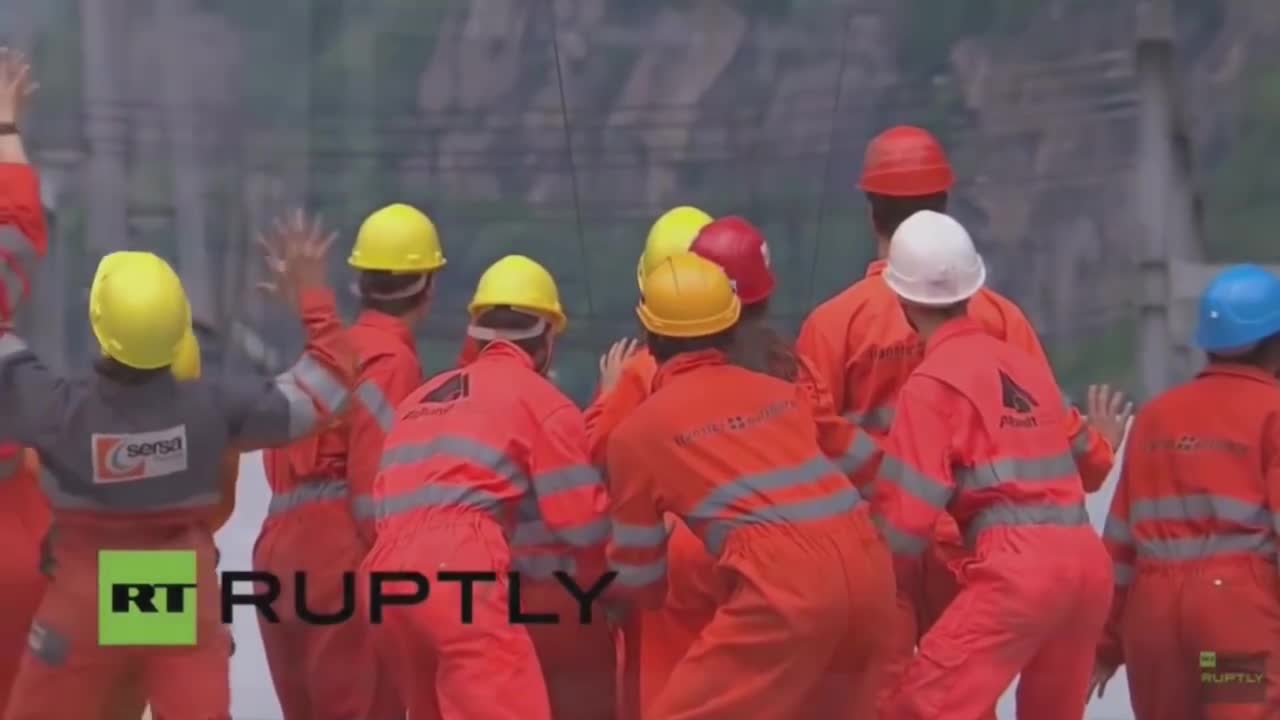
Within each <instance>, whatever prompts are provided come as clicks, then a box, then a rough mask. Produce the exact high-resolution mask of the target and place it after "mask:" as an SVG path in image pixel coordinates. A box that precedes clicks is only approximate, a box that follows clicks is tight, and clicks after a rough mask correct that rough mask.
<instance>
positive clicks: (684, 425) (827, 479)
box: [610, 352, 860, 554]
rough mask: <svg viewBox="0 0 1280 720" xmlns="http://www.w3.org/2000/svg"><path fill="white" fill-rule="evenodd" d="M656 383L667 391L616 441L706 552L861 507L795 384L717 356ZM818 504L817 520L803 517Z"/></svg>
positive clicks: (681, 366)
mask: <svg viewBox="0 0 1280 720" xmlns="http://www.w3.org/2000/svg"><path fill="white" fill-rule="evenodd" d="M664 375H665V376H666V377H665V378H663V376H664ZM659 377H660V380H665V382H662V384H661V386H660V388H659V389H658V390H657V391H656V392H655V393H654V394H653V395H652V396H651V397H650V398H649V399H648V400H647V401H645V403H644V404H643V405H641V406H640V407H639V408H638V409H637V410H636V411H635V412H633V413H632V415H631V416H630V417H629V418H627V420H625V421H624V422H623V424H622V426H620V427H619V428H618V430H617V432H616V433H615V436H618V435H622V434H624V433H625V434H626V436H627V437H626V439H625V440H624V443H625V444H626V445H628V446H631V445H634V446H637V447H642V448H643V454H644V462H645V463H646V464H647V466H648V467H649V468H651V469H650V470H649V471H648V474H649V475H650V476H651V477H652V478H653V482H654V483H655V486H656V488H657V489H656V493H657V496H658V497H660V498H661V499H662V502H663V503H664V505H665V507H663V508H662V509H663V510H666V511H669V512H672V513H674V514H676V515H678V516H679V517H681V518H682V519H683V520H684V521H685V522H686V523H688V524H689V526H690V528H692V529H693V530H694V532H695V533H696V534H697V535H698V536H699V537H701V538H702V540H703V542H704V543H705V544H706V546H707V549H708V550H709V551H710V552H711V553H713V554H717V553H719V552H720V551H721V549H722V548H723V545H724V541H725V540H726V538H727V537H728V536H729V535H730V534H732V533H733V532H734V531H736V530H738V529H740V528H743V527H746V526H749V525H755V524H803V523H805V522H806V521H807V520H808V519H810V515H811V516H812V519H819V518H821V517H822V516H823V515H831V516H833V515H836V514H839V513H842V512H847V511H848V510H850V509H852V508H853V507H854V506H856V505H857V504H858V503H859V502H860V498H859V495H858V492H857V491H856V490H854V489H853V487H852V486H850V484H849V481H848V480H847V479H846V478H845V476H844V475H843V474H842V473H841V472H840V470H839V469H838V468H837V467H836V466H835V465H834V464H833V463H832V462H831V461H830V460H828V459H827V458H826V456H825V455H824V454H823V453H822V450H821V449H820V448H819V446H818V444H817V441H816V439H815V437H814V425H813V416H812V414H811V412H810V410H809V405H808V402H807V400H806V399H805V397H804V395H803V390H800V389H798V388H797V387H796V386H795V385H794V384H792V383H788V382H785V381H783V380H779V379H777V378H773V377H770V376H768V375H763V374H760V373H755V372H751V371H749V370H745V369H743V368H739V367H736V366H733V365H729V364H727V363H726V362H725V361H724V359H723V356H722V355H720V354H719V353H716V352H709V353H689V354H686V355H683V356H680V357H678V358H676V359H674V360H672V361H670V362H669V363H668V367H664V368H663V370H662V371H660V373H659ZM611 453H612V451H611ZM637 459H639V458H637ZM612 462H613V461H612V454H611V460H610V464H611V465H612ZM818 505H821V506H823V510H824V512H823V513H816V514H814V513H808V514H807V513H806V512H804V511H802V510H801V509H802V508H805V507H809V508H816V507H817V506H818Z"/></svg>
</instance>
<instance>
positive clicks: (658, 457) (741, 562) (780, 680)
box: [606, 351, 893, 720]
mask: <svg viewBox="0 0 1280 720" xmlns="http://www.w3.org/2000/svg"><path fill="white" fill-rule="evenodd" d="M809 405H810V398H809V396H808V394H807V393H806V392H805V391H804V390H803V389H800V388H799V387H797V386H796V385H794V384H791V383H787V382H784V381H781V380H778V379H776V378H772V377H768V376H765V375H761V374H759V373H753V372H751V371H748V370H745V369H743V368H740V367H736V366H733V365H730V364H728V362H727V361H726V359H725V357H724V355H723V354H722V353H720V352H717V351H704V352H696V353H687V354H684V355H680V356H677V357H676V358H673V359H672V360H671V361H669V362H667V363H666V364H664V365H663V366H662V367H661V369H660V370H659V371H658V375H657V376H656V377H655V379H654V394H653V396H652V397H650V398H649V399H648V400H646V401H645V403H644V404H643V405H641V406H640V407H639V408H637V409H636V410H635V411H634V412H632V413H631V415H629V416H628V417H627V418H626V419H625V420H624V421H623V422H622V424H621V425H620V426H618V428H617V429H616V430H615V431H614V433H613V435H612V437H611V438H610V440H609V445H608V449H607V451H606V452H607V457H608V460H607V467H608V475H609V478H610V489H611V491H612V493H613V498H612V505H613V522H614V526H613V528H614V536H613V543H612V544H611V545H610V567H611V568H612V569H613V570H615V571H617V572H618V573H619V575H618V579H617V581H616V583H615V586H616V587H618V588H619V589H620V591H625V592H626V594H627V595H629V596H631V597H633V599H634V600H635V602H636V603H637V604H638V605H640V606H641V607H656V606H659V605H661V604H662V603H663V601H664V598H665V594H666V589H665V585H666V578H667V548H666V544H667V529H666V523H665V521H664V519H663V518H664V515H665V514H667V513H671V514H674V515H676V516H677V517H678V518H680V519H681V520H682V521H683V522H684V523H685V524H686V525H688V526H689V527H690V529H691V530H692V531H693V532H694V533H695V534H696V535H697V536H698V537H699V538H700V539H701V540H702V542H703V544H704V545H705V547H706V548H707V550H708V551H709V552H710V553H711V554H712V555H713V556H714V557H715V558H716V559H715V568H714V571H713V576H712V585H713V589H714V593H715V598H716V606H717V611H716V613H715V615H714V616H713V618H712V619H711V622H710V623H709V624H708V625H707V626H706V627H705V628H703V629H702V631H701V633H699V635H698V638H697V639H696V640H695V641H694V644H693V647H692V648H690V649H689V651H688V652H687V653H686V654H685V656H684V657H683V658H682V659H681V660H680V661H679V663H678V664H677V666H676V668H675V669H674V670H673V671H672V673H671V677H670V679H669V680H668V682H667V685H666V687H665V688H664V689H663V690H662V692H661V694H660V696H659V698H658V700H657V702H656V703H655V705H654V706H653V707H652V708H650V709H648V711H647V712H646V714H645V718H647V719H651V720H666V719H668V718H686V717H699V718H725V719H726V720H728V719H729V718H745V717H750V718H760V719H761V720H782V719H784V718H792V717H796V716H797V715H798V714H804V715H806V716H810V715H811V716H813V717H831V718H866V717H870V716H871V713H872V711H873V708H874V697H875V692H876V690H877V689H878V687H879V683H880V680H881V677H880V672H879V669H880V665H881V661H882V658H883V655H884V649H885V647H884V639H885V638H884V636H883V635H882V634H881V633H878V632H875V631H870V630H869V629H874V628H883V627H885V625H886V624H887V623H888V622H889V620H890V619H891V618H892V616H893V587H892V580H891V577H892V572H891V568H890V564H889V557H888V554H887V552H886V551H885V549H884V546H883V545H882V543H881V541H880V539H879V537H878V536H877V534H876V532H875V528H874V525H873V524H872V523H871V519H870V516H869V513H868V512H867V506H866V504H865V503H864V501H863V500H862V497H861V495H860V494H859V492H858V491H857V489H856V488H854V487H852V486H851V485H850V483H849V480H848V478H847V477H846V475H845V473H844V472H842V470H841V469H840V468H839V467H837V465H836V464H835V463H834V462H833V461H832V460H830V459H828V458H827V457H826V455H825V453H824V452H823V450H822V448H821V447H820V446H819V445H818V443H817V442H816V440H815V436H814V428H813V424H814V419H813V415H812V412H811V410H810V408H809ZM833 570H834V571H833Z"/></svg>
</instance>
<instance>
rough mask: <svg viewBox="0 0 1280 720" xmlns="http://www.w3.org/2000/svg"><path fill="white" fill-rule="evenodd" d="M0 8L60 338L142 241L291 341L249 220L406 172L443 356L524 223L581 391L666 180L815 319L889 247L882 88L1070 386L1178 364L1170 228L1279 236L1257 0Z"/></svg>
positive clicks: (386, 182) (347, 203) (346, 224)
mask: <svg viewBox="0 0 1280 720" xmlns="http://www.w3.org/2000/svg"><path fill="white" fill-rule="evenodd" d="M0 38H2V39H3V40H4V41H6V42H8V43H12V44H15V45H17V46H18V47H21V48H24V49H27V50H29V51H31V52H32V54H33V55H34V60H35V64H36V68H37V72H38V79H39V80H40V82H41V86H42V88H41V90H40V93H39V97H38V102H37V103H36V106H35V108H34V117H33V118H32V121H31V122H30V123H29V128H28V131H29V134H30V138H31V145H32V148H33V150H34V153H33V154H34V159H35V161H36V162H37V163H38V164H39V165H40V167H41V169H42V172H43V174H44V177H45V181H46V182H45V184H46V187H45V190H46V204H47V205H49V206H50V208H51V209H52V210H53V211H54V214H55V216H56V227H55V242H54V246H55V248H56V250H55V252H54V253H53V255H52V258H51V260H50V261H49V262H48V263H47V265H46V268H45V273H46V274H45V276H44V277H42V279H41V283H40V287H39V300H38V302H36V303H34V304H33V305H32V306H31V310H30V311H29V318H28V319H27V321H28V330H27V332H28V334H30V335H33V336H34V337H35V340H36V344H37V345H38V347H39V348H40V349H41V350H42V351H44V352H45V353H46V354H48V355H49V356H50V357H51V358H54V359H55V361H56V362H57V363H59V364H62V365H64V366H66V367H73V368H74V367H83V366H84V365H85V364H86V360H87V359H88V358H89V357H90V354H91V352H93V351H95V349H94V348H93V346H92V343H91V341H90V334H89V332H88V328H87V323H86V322H85V318H84V314H85V313H84V297H85V294H86V288H87V286H88V281H89V278H90V276H91V273H92V271H93V268H94V266H95V264H96V262H97V259H98V257H99V256H100V255H101V254H102V253H104V252H106V251H109V250H113V249H118V248H123V247H145V248H148V249H152V250H155V251H158V252H161V253H163V254H165V255H167V256H169V257H171V258H172V259H173V260H174V261H175V262H176V264H177V266H178V267H179V268H180V271H181V273H182V275H183V278H184V281H185V282H186V284H187V287H188V290H189V292H190V294H191V295H192V298H193V301H194V304H195V307H196V311H197V314H198V315H199V316H200V317H201V318H202V319H203V320H204V321H206V322H207V323H208V324H209V325H210V326H211V327H213V328H216V329H218V330H219V331H221V333H222V334H223V336H224V337H225V338H227V339H230V340H231V342H228V343H226V359H227V360H228V361H232V362H234V361H235V360H234V358H236V357H239V356H241V355H245V354H248V355H254V356H259V357H265V358H266V359H267V362H266V364H267V365H271V364H273V363H278V362H280V360H281V359H287V358H288V356H289V355H291V354H292V353H293V352H295V351H296V350H297V349H298V347H299V344H298V340H299V334H298V332H297V331H296V328H295V327H294V323H292V322H291V321H290V320H289V318H288V317H286V316H284V315H283V314H282V313H281V312H280V311H278V310H277V309H276V308H274V307H271V306H269V305H265V304H263V303H261V302H260V301H259V299H258V298H257V297H256V296H255V294H254V293H253V292H252V285H253V280H254V278H255V274H256V273H257V271H258V267H259V261H258V258H257V257H256V253H255V251H254V250H253V249H252V246H251V244H250V243H249V242H248V241H249V239H250V238H251V236H252V232H253V229H254V228H257V227H263V226H264V225H265V224H266V223H267V222H268V221H269V220H270V218H271V217H272V216H273V215H275V214H276V213H278V212H281V211H283V210H286V209H287V208H289V207H292V206H293V205H296V204H302V205H304V206H305V207H307V208H310V209H312V210H314V211H317V212H320V213H322V214H323V215H324V217H325V218H326V219H327V220H328V221H329V222H331V223H332V224H334V225H335V226H336V227H337V228H338V229H339V230H341V231H342V232H343V234H344V238H345V242H349V240H350V238H351V237H352V236H353V234H354V230H355V228H356V227H357V226H358V224H359V222H360V221H361V220H362V219H363V217H364V216H365V215H366V214H367V213H369V212H370V211H371V210H373V209H376V208H377V207H380V206H381V205H384V204H386V203H389V202H393V201H403V202H408V203H412V204H415V205H417V206H419V207H421V208H422V209H424V210H426V211H427V212H428V213H429V214H430V215H431V216H432V217H433V218H434V219H435V221H436V223H437V225H438V226H439V228H440V231H441V234H442V239H443V241H444V243H445V249H446V254H447V256H448V259H449V265H448V267H447V268H446V269H445V271H444V274H443V277H442V281H443V282H442V285H441V290H442V292H441V294H440V296H439V298H438V301H437V305H436V308H435V310H434V314H433V316H432V317H431V319H430V320H429V322H428V325H427V328H426V330H425V331H424V332H423V334H422V337H421V345H422V349H423V352H424V357H425V358H426V363H427V365H428V366H429V369H431V370H435V369H440V368H443V367H445V366H447V364H448V363H449V362H450V361H451V360H452V359H453V358H454V356H455V355H456V352H457V350H458V347H459V345H460V338H461V329H462V327H463V324H464V311H463V306H464V305H465V303H466V300H467V299H468V294H469V291H470V289H471V287H472V285H473V283H474V282H475V280H476V278H477V276H478V275H479V273H480V272H481V270H482V269H483V268H484V267H485V266H486V265H487V264H488V263H490V262H491V261H493V260H495V259H496V258H497V257H499V256H500V255H503V254H506V253H510V252H520V253H524V254H528V255H531V256H533V257H535V258H537V259H538V260H540V261H542V262H544V263H545V264H547V265H548V266H549V267H550V268H551V269H552V270H553V272H554V273H555V274H556V276H557V278H558V280H559V282H560V286H561V292H562V293H563V294H564V296H565V297H564V300H565V302H566V303H567V306H568V310H569V312H570V315H571V317H572V322H571V326H570V330H569V333H568V336H567V338H566V341H565V342H564V343H562V345H561V349H560V353H559V357H558V358H557V367H556V378H557V380H558V382H560V383H561V384H562V386H563V387H564V388H565V389H566V390H568V391H569V392H570V393H571V394H573V395H574V396H575V397H576V398H577V399H579V400H580V401H585V400H586V399H587V398H588V396H589V395H590V392H591V389H592V387H593V385H594V382H595V374H596V358H597V357H598V355H599V354H600V353H601V352H602V351H603V350H605V349H606V348H607V346H608V344H609V343H610V342H611V341H612V340H614V339H615V338H617V337H619V336H623V335H628V334H634V333H635V332H636V330H637V324H636V322H635V321H634V319H633V315H632V308H633V305H634V302H635V287H634V285H633V281H632V278H633V276H634V275H633V267H634V264H635V260H636V257H637V255H638V253H639V251H640V247H641V243H642V242H643V238H644V235H645V232H646V229H647V227H648V225H649V223H650V222H651V221H652V220H653V219H654V218H655V217H656V216H657V215H658V214H659V213H660V212H662V211H663V210H665V209H667V208H668V207H670V206H673V205H677V204H693V205H698V206H700V207H703V208H704V209H706V210H707V211H709V212H710V213H712V214H713V215H723V214H731V213H733V214H742V215H745V216H746V217H748V218H750V219H751V220H753V221H755V222H756V223H758V224H759V225H761V226H762V227H763V228H764V230H765V231H766V234H767V236H768V238H769V240H770V244H771V251H772V256H773V259H774V262H775V265H776V267H777V268H778V269H779V271H780V273H781V289H780V295H779V299H778V302H777V304H776V308H775V310H776V314H777V315H778V319H779V322H780V323H783V324H785V325H786V326H787V327H788V328H789V329H793V330H794V328H795V327H796V326H798V324H799V322H800V320H802V319H803V317H804V315H805V313H806V312H807V311H808V310H809V309H810V308H812V307H813V305H814V304H815V303H817V302H818V301H820V300H822V299H825V298H826V297H828V296H830V295H832V294H833V293H835V292H837V291H838V290H839V289H841V288H843V287H844V286H846V285H847V284H849V283H850V282H852V281H853V280H855V279H857V278H859V277H860V276H861V275H862V272H863V268H864V266H865V263H866V262H867V261H868V260H869V259H870V257H871V254H872V251H873V243H872V241H871V239H870V237H869V234H868V229H867V222H866V210H865V207H864V201H863V198H862V197H861V195H860V194H859V193H858V192H857V191H856V190H855V189H854V180H855V178H856V177H857V173H858V170H859V168H860V165H861V159H862V150H863V147H864V146H865V143H866V142H867V140H868V139H869V138H871V137H872V136H873V135H874V134H876V133H877V132H879V131H880V130H881V129H883V128H885V127H886V126H888V125H891V124H896V123H909V124H917V125H922V126H924V127H926V128H928V129H930V130H932V131H933V132H935V133H937V134H938V135H939V136H940V137H941V138H942V139H943V141H944V143H945V144H946V145H947V147H948V149H949V152H950V153H951V156H952V160H953V162H954V163H955V164H956V166H957V170H958V175H959V178H960V181H959V184H958V187H957V189H956V191H955V194H954V201H953V202H954V212H955V214H956V215H958V216H959V217H960V218H961V220H962V221H963V222H965V223H966V224H968V225H969V227H970V228H971V230H972V232H973V234H974V236H975V238H976V239H977V240H978V242H979V244H980V247H981V249H982V250H983V252H984V253H985V254H987V256H988V257H989V259H990V262H991V265H992V266H993V269H994V274H993V278H992V284H993V285H994V286H995V287H996V288H997V289H999V290H1000V291H1002V292H1004V293H1006V294H1008V295H1010V296H1012V297H1013V298H1015V299H1016V300H1017V301H1019V302H1020V303H1021V304H1022V306H1023V307H1024V308H1025V309H1026V310H1027V312H1028V313H1029V314H1030V315H1031V317H1032V319H1033V321H1034V322H1035V324H1036V326H1037V327H1038V328H1039V329H1040V331H1041V333H1042V335H1043V338H1044V340H1045V342H1046V343H1047V345H1048V346H1049V348H1050V350H1051V351H1052V354H1053V357H1054V360H1055V363H1056V369H1057V371H1058V373H1059V376H1060V379H1061V380H1062V383H1063V385H1064V388H1066V389H1067V390H1068V392H1069V393H1071V394H1072V395H1073V396H1076V397H1078V396H1079V394H1080V390H1081V389H1082V387H1083V385H1084V384H1086V383H1087V382H1089V381H1091V380H1105V381H1110V382H1114V383H1119V384H1121V385H1123V386H1125V387H1126V388H1127V389H1130V390H1133V391H1135V392H1138V393H1139V394H1140V395H1144V394H1146V393H1147V392H1149V391H1150V390H1151V389H1153V388H1159V387H1163V386H1164V385H1167V384H1169V383H1170V382H1172V381H1173V380H1175V379H1177V378H1180V377H1182V376H1183V375H1185V374H1186V373H1188V372H1189V371H1190V369H1191V368H1192V367H1193V363H1194V361H1195V359H1194V357H1192V356H1191V354H1190V353H1189V352H1188V351H1187V350H1186V349H1185V347H1184V346H1183V340H1182V338H1183V337H1184V336H1185V327H1184V326H1185V320H1186V313H1185V311H1184V310H1185V308H1184V309H1183V310H1179V307H1180V305H1179V298H1180V297H1184V296H1186V295H1188V294H1191V293H1194V291H1195V290H1198V287H1193V286H1195V285H1196V284H1197V283H1198V282H1199V281H1200V280H1199V278H1200V277H1201V276H1200V275H1197V274H1196V267H1197V266H1194V265H1184V263H1197V262H1199V261H1202V260H1209V261H1229V260H1239V259H1251V260H1270V261H1276V260H1280V243H1277V242H1275V241H1274V234H1273V233H1274V227H1275V223H1274V220H1275V219H1280V217H1278V216H1280V204H1277V203H1276V202H1275V201H1274V197H1275V192H1274V191H1275V190H1276V189H1280V188H1278V186H1280V174H1277V173H1276V172H1275V171H1274V170H1273V169H1272V167H1271V163H1272V162H1274V160H1273V158H1274V157H1276V156H1277V154H1278V153H1277V151H1280V64H1277V62H1276V60H1277V55H1280V42H1278V40H1280V4H1277V3H1275V2H1273V1H1271V0H1176V1H1173V0H1165V1H1164V2H1152V1H1151V0H1135V1H1134V2H1115V0H966V1H965V2H938V1H937V0H645V1H644V2H638V1H634V0H483V1H482V0H272V1H271V2H262V1H261V0H0ZM343 250H345V248H343ZM345 256H346V253H345V252H339V253H335V257H334V259H333V265H334V267H333V279H334V281H335V283H337V284H338V287H340V288H344V289H345V288H346V286H347V283H348V282H349V279H350V275H349V273H348V272H347V270H346V268H345V264H344V261H345ZM1188 288H1192V289H1190V290H1188ZM343 295H344V296H345V295H346V293H345V292H344V293H343ZM348 300H349V298H348Z"/></svg>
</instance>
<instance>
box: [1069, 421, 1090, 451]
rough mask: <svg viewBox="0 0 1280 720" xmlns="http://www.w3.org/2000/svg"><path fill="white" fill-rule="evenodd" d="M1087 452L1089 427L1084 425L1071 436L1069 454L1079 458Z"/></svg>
mask: <svg viewBox="0 0 1280 720" xmlns="http://www.w3.org/2000/svg"><path fill="white" fill-rule="evenodd" d="M1088 452H1089V426H1088V425H1085V426H1084V427H1082V428H1080V430H1079V431H1077V432H1076V434H1075V435H1072V436H1071V454H1072V456H1074V457H1080V456H1082V455H1085V454H1087V453H1088Z"/></svg>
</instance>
